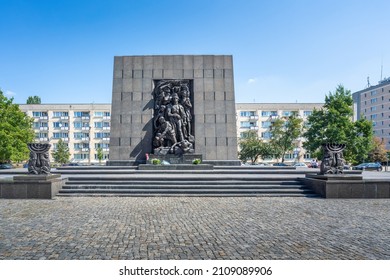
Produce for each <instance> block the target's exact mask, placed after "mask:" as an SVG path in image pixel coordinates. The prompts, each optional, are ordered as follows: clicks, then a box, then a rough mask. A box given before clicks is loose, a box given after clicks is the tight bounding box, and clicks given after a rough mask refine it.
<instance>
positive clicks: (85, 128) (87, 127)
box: [81, 126, 90, 130]
mask: <svg viewBox="0 0 390 280" xmlns="http://www.w3.org/2000/svg"><path fill="white" fill-rule="evenodd" d="M89 129H90V127H89V126H83V127H82V128H81V130H89Z"/></svg>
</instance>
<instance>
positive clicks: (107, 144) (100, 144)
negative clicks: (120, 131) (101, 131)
mask: <svg viewBox="0 0 390 280" xmlns="http://www.w3.org/2000/svg"><path fill="white" fill-rule="evenodd" d="M99 148H102V149H108V148H110V144H109V143H95V149H99Z"/></svg>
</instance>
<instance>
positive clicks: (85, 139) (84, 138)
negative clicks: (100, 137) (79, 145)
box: [81, 137, 89, 141]
mask: <svg viewBox="0 0 390 280" xmlns="http://www.w3.org/2000/svg"><path fill="white" fill-rule="evenodd" d="M81 141H89V137H83V138H81Z"/></svg>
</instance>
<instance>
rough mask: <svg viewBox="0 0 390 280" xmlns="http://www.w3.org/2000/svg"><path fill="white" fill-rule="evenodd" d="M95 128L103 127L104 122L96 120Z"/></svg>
mask: <svg viewBox="0 0 390 280" xmlns="http://www.w3.org/2000/svg"><path fill="white" fill-rule="evenodd" d="M95 128H103V122H95Z"/></svg>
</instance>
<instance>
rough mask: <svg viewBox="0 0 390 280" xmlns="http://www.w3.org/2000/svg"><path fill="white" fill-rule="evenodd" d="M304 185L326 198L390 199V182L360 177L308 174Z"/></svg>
mask: <svg viewBox="0 0 390 280" xmlns="http://www.w3.org/2000/svg"><path fill="white" fill-rule="evenodd" d="M304 183H305V184H306V185H307V186H309V187H310V188H311V189H313V191H314V192H316V193H317V194H319V195H321V196H322V197H324V198H390V182H389V181H387V180H385V179H383V180H363V178H362V176H359V175H355V176H354V175H313V174H307V175H306V178H305V179H304Z"/></svg>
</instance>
